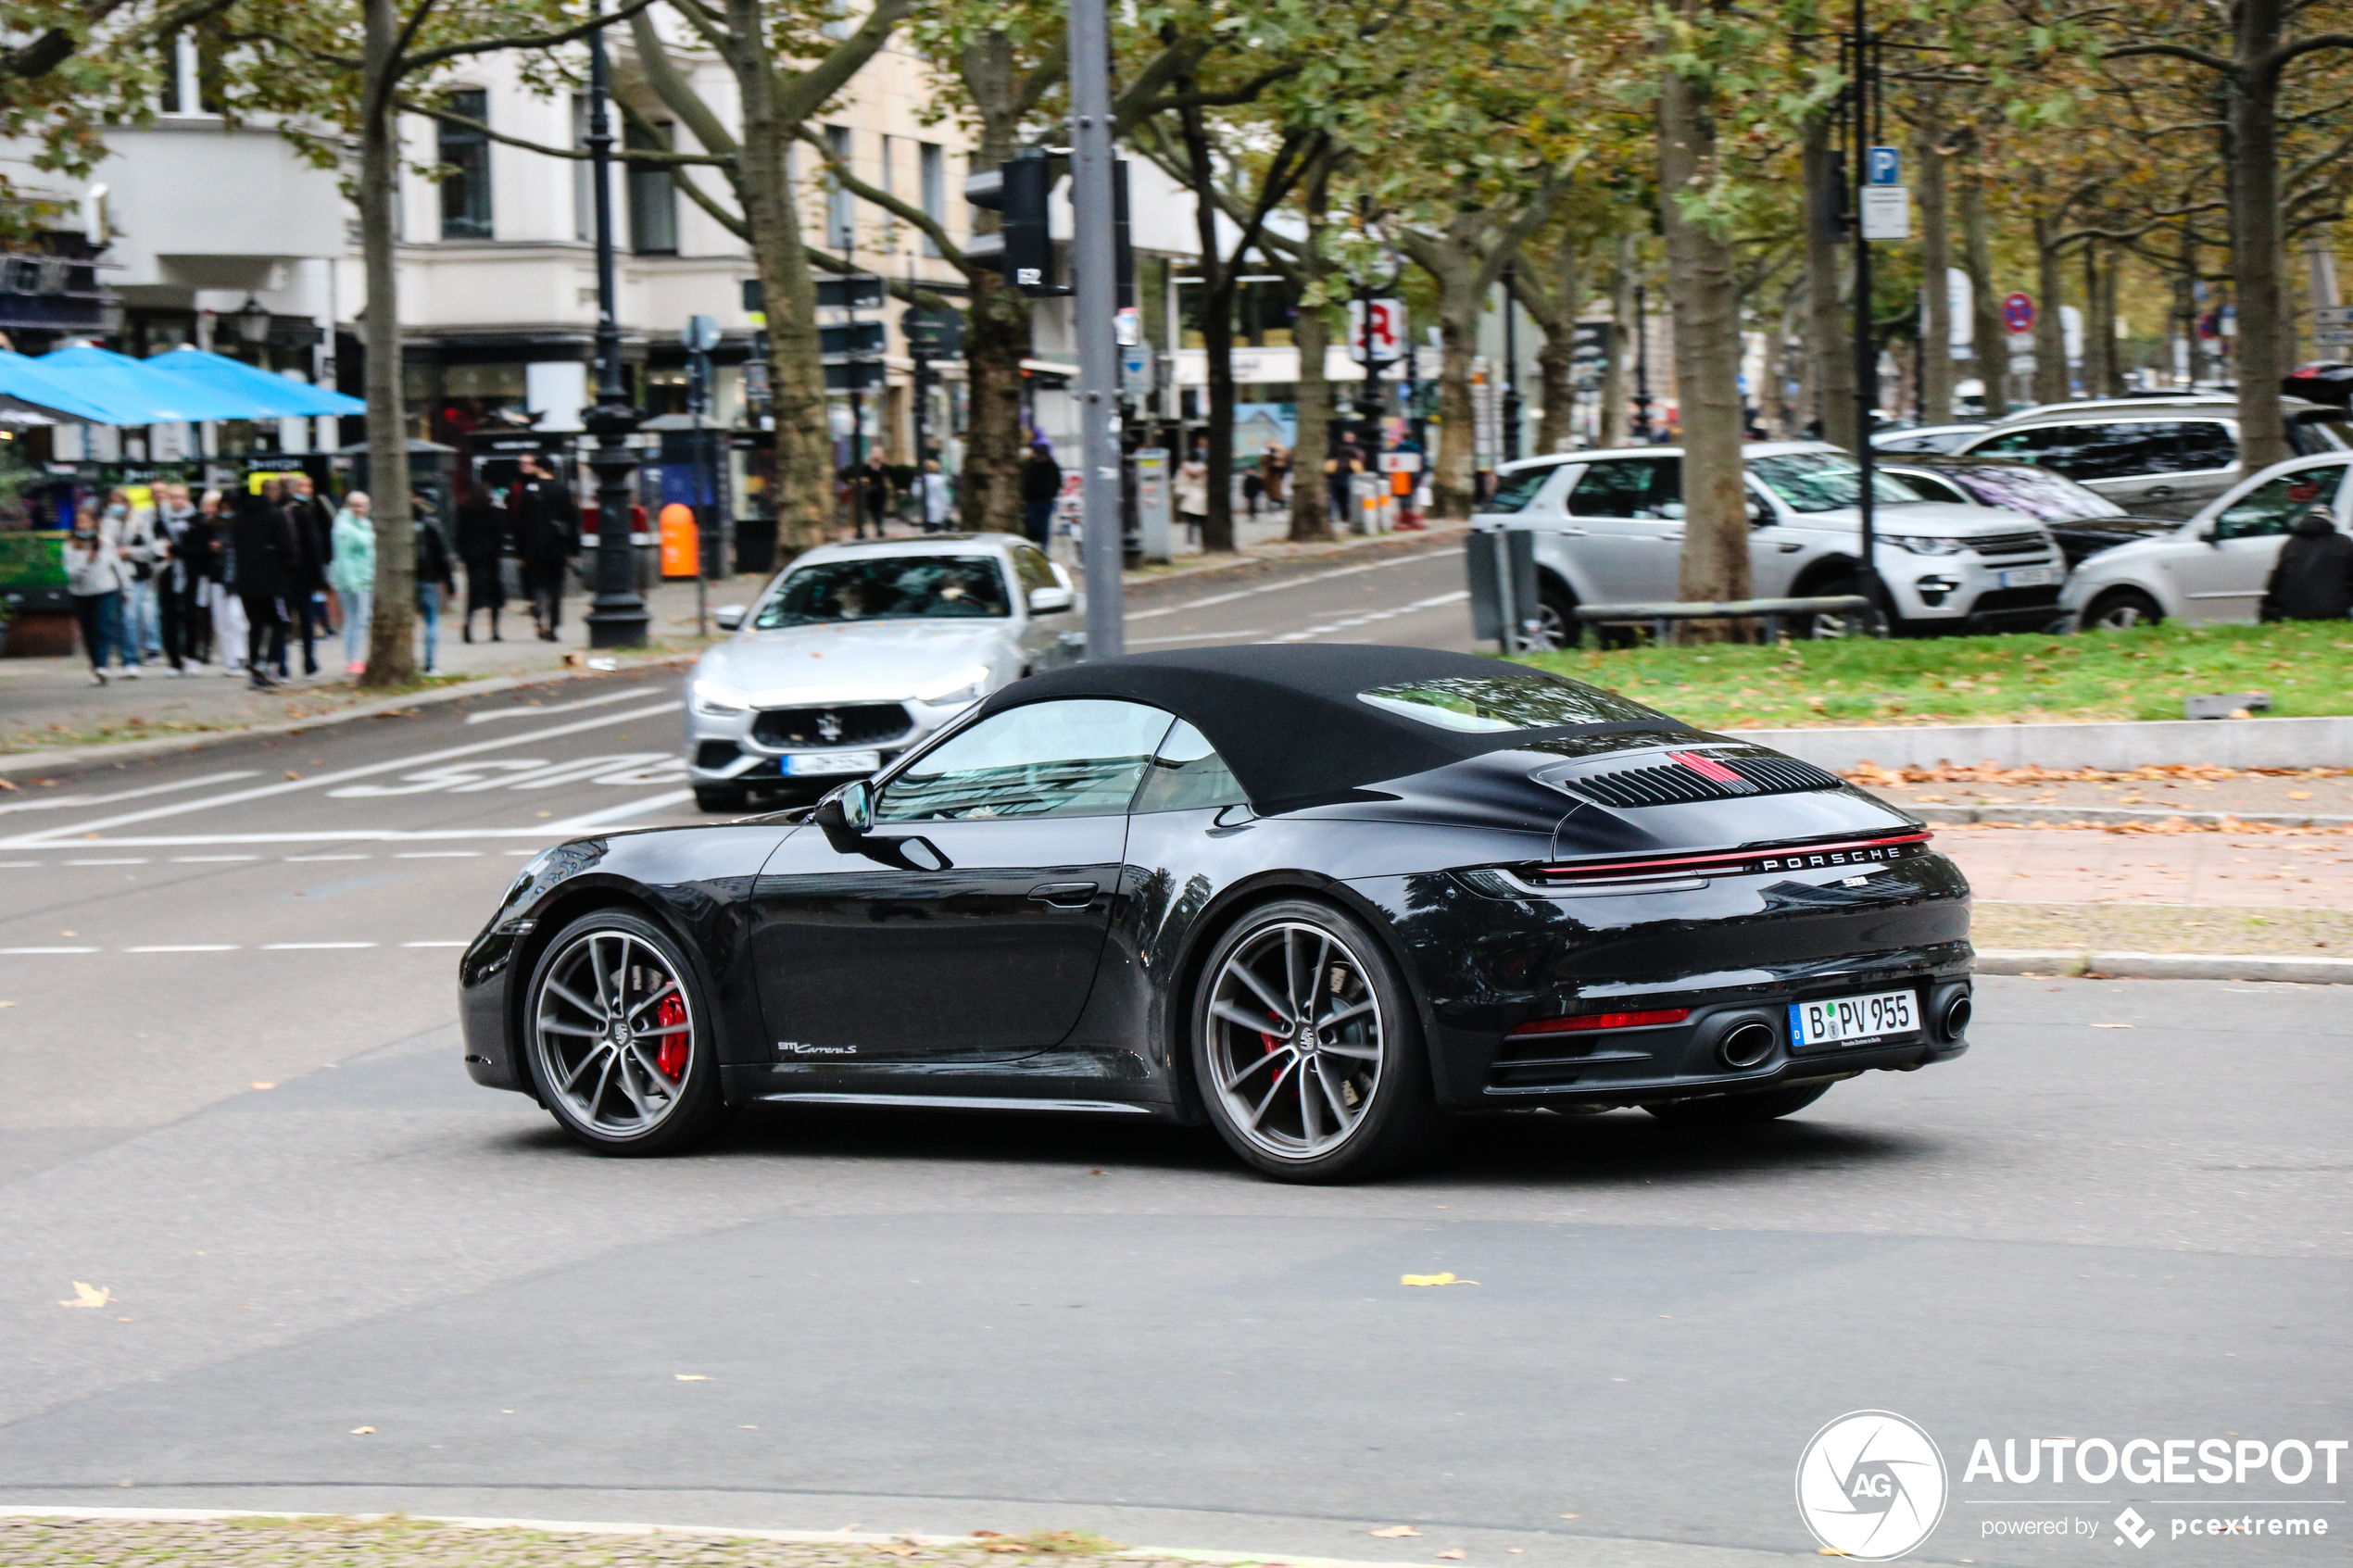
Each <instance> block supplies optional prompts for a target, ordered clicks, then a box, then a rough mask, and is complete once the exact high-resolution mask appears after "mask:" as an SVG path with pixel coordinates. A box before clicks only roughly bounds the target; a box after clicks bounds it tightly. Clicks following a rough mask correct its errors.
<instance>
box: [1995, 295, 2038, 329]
mask: <svg viewBox="0 0 2353 1568" xmlns="http://www.w3.org/2000/svg"><path fill="white" fill-rule="evenodd" d="M2002 325H2004V326H2006V327H2007V328H2008V329H2009V330H2010V331H2012V332H2032V331H2033V330H2034V296H2033V295H2031V294H2014V295H2010V296H2009V297H2008V298H2007V299H2005V300H2003V301H2002Z"/></svg>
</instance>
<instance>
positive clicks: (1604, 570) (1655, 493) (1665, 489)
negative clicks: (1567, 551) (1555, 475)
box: [1568, 457, 1683, 604]
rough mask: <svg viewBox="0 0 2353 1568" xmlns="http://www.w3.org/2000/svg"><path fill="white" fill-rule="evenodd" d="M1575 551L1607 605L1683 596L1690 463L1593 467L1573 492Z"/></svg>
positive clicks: (1602, 461)
mask: <svg viewBox="0 0 2353 1568" xmlns="http://www.w3.org/2000/svg"><path fill="white" fill-rule="evenodd" d="M1568 515H1569V521H1570V525H1571V526H1573V527H1576V528H1581V529H1583V530H1584V531H1585V537H1584V538H1583V539H1580V540H1578V541H1575V542H1574V543H1573V544H1572V545H1571V546H1570V548H1571V549H1572V550H1573V551H1574V552H1575V553H1576V555H1577V556H1578V558H1579V560H1580V561H1581V562H1583V563H1584V566H1585V570H1586V573H1587V575H1588V577H1589V578H1590V579H1591V580H1592V582H1593V583H1594V584H1595V586H1596V589H1597V591H1598V592H1599V593H1600V594H1601V595H1602V596H1603V598H1604V601H1605V602H1609V603H1617V604H1624V603H1629V602H1640V601H1644V600H1655V599H1671V598H1673V597H1674V596H1675V579H1676V573H1677V569H1678V568H1679V567H1680V565H1681V562H1682V558H1683V549H1682V546H1683V460H1682V458H1669V457H1659V458H1595V459H1593V460H1592V461H1590V462H1588V463H1587V464H1586V465H1585V471H1584V472H1583V473H1581V474H1579V475H1578V476H1577V483H1576V484H1575V485H1574V486H1572V487H1571V488H1570V490H1569V492H1568Z"/></svg>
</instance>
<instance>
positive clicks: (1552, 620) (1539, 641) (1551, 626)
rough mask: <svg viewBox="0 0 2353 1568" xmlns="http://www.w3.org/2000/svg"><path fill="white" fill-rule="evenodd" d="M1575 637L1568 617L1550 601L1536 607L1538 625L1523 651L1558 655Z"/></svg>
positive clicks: (1533, 629)
mask: <svg viewBox="0 0 2353 1568" xmlns="http://www.w3.org/2000/svg"><path fill="white" fill-rule="evenodd" d="M1575 636H1576V633H1575V632H1574V630H1573V629H1572V628H1571V627H1570V625H1569V621H1568V617H1567V616H1565V615H1563V614H1562V613H1561V612H1560V607H1559V606H1558V605H1555V604H1553V603H1552V602H1550V601H1549V600H1546V601H1541V602H1540V603H1539V604H1538V605H1537V607H1536V624H1535V626H1534V627H1533V628H1532V629H1531V632H1530V635H1529V638H1528V643H1527V646H1526V647H1525V648H1524V649H1523V650H1522V651H1524V652H1528V653H1556V652H1558V651H1559V650H1561V649H1563V648H1566V647H1567V646H1570V644H1571V643H1572V641H1573V640H1574V638H1575Z"/></svg>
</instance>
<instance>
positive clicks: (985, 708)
mask: <svg viewBox="0 0 2353 1568" xmlns="http://www.w3.org/2000/svg"><path fill="white" fill-rule="evenodd" d="M1968 938H1969V888H1968V885H1967V884H1966V883H1965V882H1964V881H1963V880H1962V877H1961V874H1960V872H1958V871H1957V869H1956V868H1955V867H1954V866H1953V864H1952V862H1951V861H1949V860H1947V859H1944V857H1943V856H1942V855H1940V854H1937V853H1936V852H1935V851H1934V850H1933V849H1931V847H1930V846H1929V834H1928V833H1927V832H1926V831H1925V830H1924V829H1923V828H1922V827H1921V825H1920V823H1919V822H1918V821H1917V820H1916V819H1914V818H1912V817H1909V816H1907V815H1906V814H1905V813H1904V812H1903V811H1901V810H1898V809H1895V808H1894V807H1892V806H1889V805H1887V804H1885V803H1883V802H1881V801H1880V800H1878V799H1876V798H1874V797H1871V796H1869V795H1866V794H1864V793H1863V792H1862V791H1860V790H1857V789H1855V788H1852V787H1850V786H1848V785H1847V784H1844V783H1843V782H1841V781H1840V780H1839V779H1838V778H1837V777H1836V776H1834V775H1832V774H1831V773H1828V772H1825V771H1822V770H1820V769H1818V768H1816V767H1813V766H1811V765H1809V764H1807V763H1805V762H1800V761H1797V760H1794V759H1791V758H1788V757H1783V756H1780V755H1779V754H1777V753H1775V752H1772V751H1769V750H1768V749H1766V748H1765V747H1763V746H1753V745H1749V744H1746V743H1743V742H1741V741H1737V740H1731V739H1728V738H1726V737H1724V736H1720V735H1711V734H1705V733H1702V732H1699V731H1695V730H1692V729H1691V728H1690V727H1688V726H1686V725H1684V724H1681V723H1679V722H1678V721H1675V720H1673V719H1671V718H1668V717H1667V715H1665V714H1662V713H1657V712H1655V711H1653V710H1652V709H1647V708H1644V707H1642V705H1641V704H1639V703H1635V702H1632V701H1629V700H1628V699H1627V698H1625V697H1622V696H1617V695H1615V694H1613V693H1610V692H1606V691H1602V690H1598V689H1596V688H1594V687H1591V686H1586V685H1581V684H1577V683H1575V682H1571V681H1565V680H1559V679H1555V678H1554V677H1552V676H1549V675H1544V674H1541V673H1538V672H1536V671H1529V670H1525V669H1520V668H1517V667H1515V666H1511V665H1506V664H1499V663H1496V662H1494V661H1491V660H1489V659H1473V658H1469V657H1466V656H1463V655H1456V654H1444V653H1435V652H1429V651H1427V650H1422V649H1414V648H1389V647H1346V646H1261V647H1250V648H1231V649H1220V650H1214V651H1207V652H1194V653H1171V654H1153V655H1146V656H1143V657H1140V658H1133V659H1113V660H1108V661H1105V662H1102V663H1098V664H1089V665H1082V666H1076V667H1072V668H1066V669H1062V670H1055V671H1047V672H1045V673H1042V674H1038V675H1036V676H1033V677H1031V678H1030V679H1028V680H1025V681H1021V682H1018V683H1016V684H1013V685H1011V686H1009V687H1006V688H1005V689H1003V690H1001V691H999V692H996V693H994V694H993V695H991V696H988V697H987V698H986V699H984V700H983V701H981V702H980V703H978V704H976V705H975V709H974V711H973V713H972V715H971V717H970V718H969V719H967V720H965V721H963V722H961V723H959V724H956V725H955V726H953V727H951V728H950V729H948V730H945V731H943V732H942V733H941V734H938V735H937V736H935V737H933V738H932V739H931V740H929V741H927V742H926V743H925V745H924V746H921V747H919V748H917V749H915V750H913V751H911V752H910V753H909V754H908V755H907V756H906V757H904V758H902V759H900V760H899V761H898V762H896V763H895V764H894V765H892V766H891V767H890V768H889V769H887V770H886V771H884V772H883V773H882V774H880V775H879V776H877V777H876V778H875V779H874V780H873V781H871V782H869V781H865V780H861V781H859V782H857V783H854V784H846V785H844V786H843V787H842V788H840V789H838V790H837V791H836V792H834V793H833V794H832V795H830V796H828V797H826V798H825V799H824V800H823V801H822V802H820V803H819V804H818V805H817V806H816V807H815V808H814V809H804V810H801V811H797V812H789V813H785V814H782V815H779V816H774V817H760V818H753V819H750V820H749V821H745V822H735V823H730V824H721V825H709V826H697V827H685V828H666V829H656V830H651V831H647V832H641V833H628V834H612V835H610V836H604V837H598V838H587V839H580V840H575V841H573V842H572V843H568V844H564V845H561V846H559V847H556V848H553V849H550V850H548V851H547V852H546V853H545V854H543V855H541V856H539V857H538V858H537V859H535V860H533V861H532V862H531V863H530V864H529V865H527V866H526V867H525V868H524V869H523V871H522V873H521V874H520V875H519V876H517V878H516V879H515V883H514V885H513V886H512V888H510V890H509V892H508V895H507V897H506V899H505V901H504V902H503V903H502V904H501V905H500V906H499V909H498V911H497V914H496V915H495V916H493V917H492V919H491V922H490V923H489V925H488V927H487V928H486V929H485V930H484V932H483V933H482V935H480V936H479V937H477V938H476V939H475V941H474V943H473V944H472V947H471V948H470V949H469V950H468V952H467V954H466V956H465V959H464V963H463V987H464V1019H465V1035H466V1051H467V1056H466V1063H467V1067H468V1070H469V1071H470V1072H471V1073H472V1076H473V1078H474V1080H475V1082H477V1083H481V1084H485V1085H492V1086H494V1087H497V1088H504V1089H514V1090H520V1091H522V1092H523V1093H525V1094H529V1095H531V1096H533V1097H534V1098H536V1099H537V1100H538V1101H539V1102H540V1103H541V1104H542V1105H544V1106H546V1107H547V1110H550V1111H551V1112H553V1114H554V1115H555V1117H556V1120H557V1121H558V1122H559V1123H561V1124H562V1126H563V1127H564V1128H565V1130H566V1131H567V1132H569V1133H571V1134H572V1135H573V1136H574V1137H576V1138H578V1139H579V1140H581V1141H582V1142H584V1143H585V1144H587V1145H589V1146H591V1147H592V1148H598V1149H600V1150H603V1151H606V1152H610V1153H617V1154H655V1153H663V1152H668V1151H670V1150H673V1149H675V1148H682V1147H684V1146H686V1144H688V1143H689V1142H690V1141H692V1140H693V1139H695V1138H697V1137H698V1136H700V1135H703V1134H706V1133H708V1132H710V1131H711V1129H712V1127H713V1126H714V1125H715V1124H716V1123H718V1122H719V1121H720V1120H721V1119H722V1118H723V1116H724V1114H725V1113H726V1111H727V1110H728V1108H730V1107H734V1106H740V1105H744V1104H747V1103H749V1102H752V1101H759V1100H770V1101H783V1102H788V1103H789V1102H811V1101H815V1102H824V1103H834V1104H844V1103H849V1104H860V1105H889V1106H905V1107H932V1108H963V1109H974V1110H1059V1111H1073V1112H1099V1113H1105V1114H1112V1115H1129V1116H1138V1117H1151V1118H1154V1119H1158V1120H1162V1121H1167V1122H1177V1123H1202V1122H1204V1121H1206V1122H1208V1123H1211V1124H1212V1125H1214V1126H1215V1127H1216V1128H1217V1130H1218V1132H1219V1133H1220V1134H1222V1135H1224V1136H1225V1138H1226V1140H1227V1143H1229V1144H1230V1145H1231V1146H1232V1147H1233V1148H1234V1149H1235V1151H1236V1152H1237V1153H1239V1155H1240V1156H1241V1157H1242V1158H1243V1159H1244V1160H1248V1161H1249V1162H1250V1163H1251V1164H1252V1165H1254V1166H1256V1167H1257V1168H1258V1169H1259V1170H1261V1171H1263V1172H1265V1173H1268V1174H1270V1175H1274V1176H1277V1177H1278V1178H1283V1179H1288V1180H1296V1181H1330V1180H1340V1179H1348V1178H1354V1177H1361V1176H1365V1175H1370V1174H1373V1173H1378V1172H1379V1171H1383V1170H1387V1169H1393V1168H1395V1167H1397V1166H1398V1165H1400V1164H1402V1163H1403V1162H1405V1161H1408V1160H1412V1159H1413V1158H1415V1157H1416V1156H1417V1155H1418V1154H1420V1153H1422V1152H1424V1151H1426V1150H1427V1149H1428V1148H1431V1147H1432V1146H1433V1144H1434V1142H1435V1141H1436V1139H1437V1138H1438V1137H1439V1135H1441V1132H1442V1130H1443V1128H1444V1127H1445V1125H1446V1124H1447V1122H1448V1120H1449V1119H1450V1118H1449V1113H1453V1112H1463V1111H1478V1110H1502V1109H1516V1108H1521V1107H1532V1106H1556V1107H1561V1108H1564V1109H1569V1108H1574V1109H1578V1110H1591V1109H1597V1108H1604V1107H1614V1106H1636V1105H1639V1106H1642V1107H1643V1108H1644V1109H1646V1110H1650V1111H1652V1112H1654V1113H1655V1114H1657V1115H1659V1116H1661V1117H1665V1118H1668V1119H1671V1120H1675V1121H1680V1122H1685V1123H1702V1124H1708V1125H1725V1124H1733V1123H1750V1122H1759V1121H1764V1120H1767V1119H1769V1118H1772V1117H1776V1116H1782V1115H1786V1114H1788V1113H1789V1112H1791V1111H1793V1110H1797V1109H1799V1108H1800V1107H1802V1106H1805V1105H1807V1104H1809V1103H1811V1102H1812V1101H1813V1100H1815V1099H1816V1098H1818V1097H1819V1096H1820V1095H1821V1094H1822V1093H1823V1092H1824V1091H1825V1090H1826V1089H1828V1088H1829V1087H1830V1085H1831V1084H1832V1083H1834V1082H1836V1081H1837V1080H1840V1079H1843V1078H1850V1077H1853V1076H1855V1075H1856V1073H1861V1072H1863V1071H1865V1070H1867V1069H1872V1068H1887V1069H1906V1070H1907V1069H1910V1068H1915V1067H1919V1066H1921V1065H1924V1064H1926V1063H1930V1062H1937V1061H1944V1060H1950V1059H1952V1058H1953V1057H1956V1056H1957V1055H1959V1054H1960V1053H1961V1052H1962V1051H1963V1050H1964V1049H1966V1048H1967V1045H1966V1040H1965V1038H1964V1031H1965V1029H1966V1027H1967V1024H1968V1021H1969V963H1970V957H1971V955H1970V949H1969V940H1968Z"/></svg>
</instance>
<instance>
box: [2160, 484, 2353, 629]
mask: <svg viewBox="0 0 2353 1568" xmlns="http://www.w3.org/2000/svg"><path fill="white" fill-rule="evenodd" d="M2345 475H2346V469H2345V466H2344V465H2342V464H2331V465H2328V466H2326V467H2322V468H2309V469H2297V470H2295V471H2294V472H2292V473H2284V474H2276V475H2274V476H2273V477H2271V478H2270V479H2267V480H2264V481H2263V482H2261V483H2259V484H2256V485H2254V486H2252V487H2250V488H2249V489H2247V490H2246V492H2245V493H2244V494H2242V495H2238V496H2237V497H2235V498H2234V499H2233V500H2232V501H2230V502H2229V504H2227V505H2226V506H2224V507H2223V508H2221V510H2220V511H2219V512H2217V513H2215V514H2214V516H2213V518H2212V519H2211V520H2210V521H2208V524H2207V526H2206V528H2205V530H2204V533H2203V537H2202V539H2196V540H2193V539H2190V538H2185V539H2183V541H2182V544H2183V548H2181V549H2180V550H2178V551H2174V552H2170V553H2171V561H2170V562H2169V563H2168V564H2169V566H2170V569H2171V572H2172V576H2173V585H2174V589H2175V591H2176V592H2177V593H2179V594H2180V595H2181V597H2182V608H2183V619H2185V620H2187V621H2192V622H2194V623H2195V622H2197V621H2255V620H2257V619H2258V618H2259V615H2260V613H2261V610H2262V607H2263V585H2264V583H2267V582H2269V581H2270V580H2271V568H2272V567H2274V566H2276V565H2277V564H2278V563H2279V558H2280V546H2282V545H2284V544H2285V543H2286V541H2287V534H2288V530H2290V529H2291V528H2293V527H2295V526H2296V519H2297V518H2300V517H2302V516H2303V515H2304V514H2305V513H2306V512H2309V511H2310V510H2311V509H2312V508H2314V507H2325V506H2331V505H2333V504H2334V502H2335V500H2336V496H2337V492H2338V491H2339V490H2340V489H2341V488H2342V486H2343V484H2344V482H2345Z"/></svg>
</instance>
